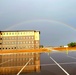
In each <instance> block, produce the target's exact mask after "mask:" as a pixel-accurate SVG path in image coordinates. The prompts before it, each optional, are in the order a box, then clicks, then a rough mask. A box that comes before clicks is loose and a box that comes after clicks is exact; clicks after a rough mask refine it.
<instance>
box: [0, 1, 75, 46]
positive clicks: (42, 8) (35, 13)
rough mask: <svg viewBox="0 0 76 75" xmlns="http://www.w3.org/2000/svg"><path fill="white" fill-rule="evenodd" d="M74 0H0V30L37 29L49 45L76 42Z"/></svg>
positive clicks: (42, 39)
mask: <svg viewBox="0 0 76 75" xmlns="http://www.w3.org/2000/svg"><path fill="white" fill-rule="evenodd" d="M75 28H76V0H0V30H26V29H29V30H30V29H32V30H40V31H41V34H40V39H41V40H40V41H41V42H40V43H41V44H43V45H49V46H59V45H66V44H67V43H69V42H72V41H73V42H76V30H75Z"/></svg>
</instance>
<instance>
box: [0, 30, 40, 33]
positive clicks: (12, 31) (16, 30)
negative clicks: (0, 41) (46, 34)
mask: <svg viewBox="0 0 76 75" xmlns="http://www.w3.org/2000/svg"><path fill="white" fill-rule="evenodd" d="M22 31H26V32H28V31H34V32H39V34H40V31H38V30H4V31H0V33H1V32H22Z"/></svg>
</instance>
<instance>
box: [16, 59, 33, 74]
mask: <svg viewBox="0 0 76 75" xmlns="http://www.w3.org/2000/svg"><path fill="white" fill-rule="evenodd" d="M31 60H32V58H30V59H29V61H28V62H27V63H26V64H25V65H24V66H23V67H22V68H21V70H20V71H19V72H18V73H17V75H19V74H20V73H21V72H22V70H23V69H24V68H25V67H26V66H27V65H28V63H29V62H30V61H31Z"/></svg>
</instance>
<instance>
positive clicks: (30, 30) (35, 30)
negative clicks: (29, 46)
mask: <svg viewBox="0 0 76 75" xmlns="http://www.w3.org/2000/svg"><path fill="white" fill-rule="evenodd" d="M19 31H37V30H4V31H0V32H19Z"/></svg>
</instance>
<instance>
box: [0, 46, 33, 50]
mask: <svg viewBox="0 0 76 75" xmlns="http://www.w3.org/2000/svg"><path fill="white" fill-rule="evenodd" d="M30 48H31V49H32V48H34V46H19V47H4V48H0V49H4V50H5V49H10V50H11V49H30Z"/></svg>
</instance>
